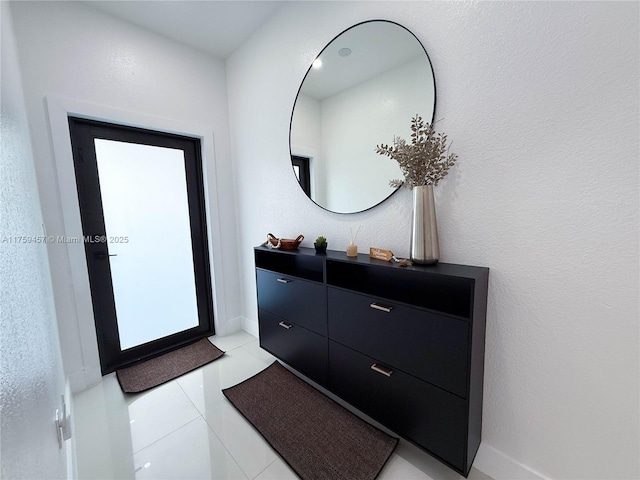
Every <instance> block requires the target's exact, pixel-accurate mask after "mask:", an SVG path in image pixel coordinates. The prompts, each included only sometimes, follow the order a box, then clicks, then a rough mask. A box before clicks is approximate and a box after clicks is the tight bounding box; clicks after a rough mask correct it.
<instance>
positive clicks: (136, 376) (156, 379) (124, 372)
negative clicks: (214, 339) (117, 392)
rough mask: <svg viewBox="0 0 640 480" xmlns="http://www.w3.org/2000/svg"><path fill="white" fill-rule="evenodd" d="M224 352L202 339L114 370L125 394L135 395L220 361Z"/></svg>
mask: <svg viewBox="0 0 640 480" xmlns="http://www.w3.org/2000/svg"><path fill="white" fill-rule="evenodd" d="M223 354H224V352H223V351H222V350H220V349H219V348H218V347H216V346H215V345H213V344H212V343H211V342H210V341H209V340H208V339H206V338H203V339H202V340H199V341H197V342H195V343H192V344H191V345H187V346H186V347H182V348H178V349H177V350H173V351H172V352H169V353H165V354H164V355H160V356H159V357H156V358H152V359H151V360H147V361H144V362H141V363H138V364H137V365H133V366H132V367H127V368H122V369H120V370H117V371H116V376H117V377H118V382H120V387H121V388H122V391H123V392H124V393H138V392H143V391H145V390H149V389H150V388H153V387H156V386H158V385H161V384H163V383H166V382H168V381H170V380H173V379H174V378H178V377H179V376H181V375H184V374H185V373H188V372H190V371H192V370H195V369H196V368H198V367H201V366H203V365H206V364H207V363H210V362H213V361H214V360H216V359H218V358H220V357H221V356H222V355H223Z"/></svg>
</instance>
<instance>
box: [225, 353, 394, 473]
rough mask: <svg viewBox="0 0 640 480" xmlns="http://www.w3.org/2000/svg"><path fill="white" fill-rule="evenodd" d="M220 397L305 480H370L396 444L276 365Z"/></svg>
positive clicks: (392, 438)
mask: <svg viewBox="0 0 640 480" xmlns="http://www.w3.org/2000/svg"><path fill="white" fill-rule="evenodd" d="M222 393H223V394H224V395H225V396H226V397H227V398H228V399H229V401H230V402H231V403H232V404H233V406H234V407H236V408H237V409H238V411H239V412H240V413H241V414H242V415H244V417H245V418H246V419H247V420H248V421H249V422H250V423H251V424H252V425H253V426H254V427H255V428H256V429H257V430H258V432H260V434H262V436H263V437H264V438H265V440H267V442H269V444H271V446H272V447H273V448H274V449H275V450H276V451H277V452H278V453H279V454H280V456H282V458H283V459H284V460H285V461H286V462H287V463H288V464H289V466H290V467H291V468H292V469H293V470H294V471H295V472H296V473H297V474H298V475H299V476H300V477H301V478H302V479H304V480H345V479H349V480H372V479H374V478H376V477H377V476H378V475H379V474H380V471H381V470H382V467H384V465H385V463H387V460H389V457H390V456H391V454H392V453H393V451H394V449H395V448H396V446H397V445H398V439H397V438H394V437H391V436H389V435H387V434H386V433H384V432H383V431H381V430H380V429H378V428H376V427H374V426H373V425H370V424H368V423H366V422H365V421H363V420H362V419H360V418H358V417H357V416H356V415H354V414H353V413H351V412H349V411H348V410H347V409H345V408H344V407H342V406H341V405H339V404H337V403H336V402H335V401H333V400H331V399H330V398H329V397H327V396H325V395H323V394H322V393H321V392H319V391H318V390H316V389H315V388H313V387H312V386H311V385H308V384H307V383H306V382H304V381H303V380H301V379H299V378H298V377H296V376H295V375H294V374H292V373H291V372H289V371H288V370H287V369H286V368H284V367H283V366H282V365H280V364H279V363H278V362H275V363H273V364H272V365H271V366H269V367H267V368H266V369H265V370H263V371H262V372H260V373H258V374H257V375H255V376H253V377H251V378H249V379H248V380H245V381H244V382H242V383H239V384H238V385H235V386H233V387H230V388H227V389H224V390H222Z"/></svg>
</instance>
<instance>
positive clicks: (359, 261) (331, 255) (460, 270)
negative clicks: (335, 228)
mask: <svg viewBox="0 0 640 480" xmlns="http://www.w3.org/2000/svg"><path fill="white" fill-rule="evenodd" d="M255 250H256V251H257V252H258V251H259V252H270V253H276V254H283V255H303V256H309V257H318V258H320V259H321V260H326V261H327V262H329V261H338V262H344V263H352V264H355V265H372V266H376V267H381V268H393V269H401V270H405V271H413V272H420V273H433V274H436V275H449V276H453V277H466V278H478V277H481V276H485V275H487V274H488V272H489V269H488V268H487V267H476V266H470V265H459V264H455V263H442V262H438V263H437V264H435V265H411V266H408V267H402V266H400V265H399V264H397V263H393V262H386V261H384V260H377V259H375V258H371V257H370V256H369V255H368V254H364V253H359V254H358V256H357V257H347V254H346V252H341V251H336V250H327V253H326V254H317V253H316V251H315V249H313V248H306V247H299V248H298V249H297V250H291V251H287V250H276V249H271V248H267V247H262V246H259V247H255Z"/></svg>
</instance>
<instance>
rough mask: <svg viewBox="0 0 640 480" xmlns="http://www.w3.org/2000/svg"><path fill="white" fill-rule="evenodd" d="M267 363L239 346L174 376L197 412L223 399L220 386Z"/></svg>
mask: <svg viewBox="0 0 640 480" xmlns="http://www.w3.org/2000/svg"><path fill="white" fill-rule="evenodd" d="M267 366H268V364H266V363H264V362H262V361H260V360H258V359H257V358H255V357H253V356H251V355H249V353H247V352H244V351H242V350H241V349H234V350H231V351H230V352H228V353H225V354H224V355H223V356H222V357H221V358H219V359H218V360H216V361H214V362H211V363H209V364H208V365H205V366H204V367H202V368H199V369H197V370H194V371H193V372H190V373H188V374H186V375H183V376H182V377H180V378H178V379H177V382H178V384H179V385H180V387H182V389H183V390H184V392H185V393H186V394H187V396H188V397H189V399H190V400H191V402H193V404H194V405H195V406H196V408H197V409H198V411H199V412H200V414H201V415H203V416H204V415H205V414H206V413H207V412H208V411H211V410H215V409H216V408H217V405H218V404H219V403H220V402H226V401H227V400H226V398H225V397H224V395H223V394H222V389H224V388H229V387H232V386H234V385H237V384H238V383H240V382H242V381H244V380H246V379H247V378H250V377H252V376H254V375H255V374H257V373H259V372H261V371H262V370H264V369H265V368H267Z"/></svg>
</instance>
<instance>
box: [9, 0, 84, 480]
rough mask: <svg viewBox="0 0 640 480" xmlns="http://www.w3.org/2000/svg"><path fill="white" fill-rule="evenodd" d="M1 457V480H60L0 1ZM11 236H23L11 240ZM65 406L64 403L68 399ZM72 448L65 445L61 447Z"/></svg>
mask: <svg viewBox="0 0 640 480" xmlns="http://www.w3.org/2000/svg"><path fill="white" fill-rule="evenodd" d="M0 18H1V22H2V25H1V29H0V30H1V32H2V53H1V57H2V67H1V68H2V87H1V98H2V107H1V120H0V149H1V151H2V156H1V158H0V178H1V179H2V190H1V194H0V274H1V281H0V285H1V287H0V296H1V297H2V309H1V310H0V339H1V343H2V347H1V348H0V363H1V364H2V368H1V369H0V411H1V412H2V415H1V416H0V422H1V426H0V433H1V438H0V440H1V442H0V446H1V448H0V457H2V473H1V476H2V478H6V479H10V478H16V479H44V478H57V479H60V478H67V466H69V469H70V472H71V471H72V469H73V455H72V457H71V460H70V461H69V463H67V453H68V452H67V449H66V448H64V449H59V448H58V440H57V436H56V429H55V424H54V420H55V411H56V409H61V408H62V402H61V395H65V394H66V391H65V390H66V386H65V378H64V374H63V369H62V359H61V356H60V345H59V340H58V329H57V325H56V313H55V306H54V300H53V291H52V285H51V276H50V274H49V262H48V259H47V248H46V246H45V244H44V243H26V242H27V241H28V240H27V239H29V238H32V239H34V240H36V241H37V239H38V238H41V237H42V235H43V232H42V213H41V211H40V202H39V196H38V186H37V182H36V173H35V168H34V159H33V153H32V151H31V143H30V142H31V140H30V137H29V126H28V123H27V112H26V109H25V106H24V96H23V91H22V85H21V82H20V67H19V64H18V58H17V52H16V48H15V41H14V33H13V25H12V21H11V15H10V10H9V8H8V3H6V2H0ZM15 237H24V239H21V238H15ZM67 401H68V402H70V398H69V396H68V395H67ZM66 444H67V445H69V446H70V445H71V443H70V442H66Z"/></svg>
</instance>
